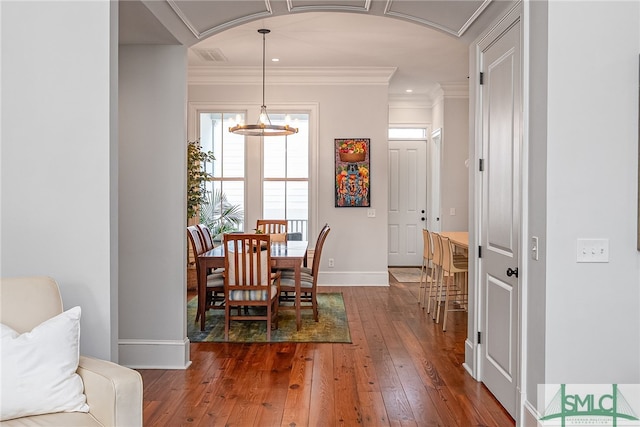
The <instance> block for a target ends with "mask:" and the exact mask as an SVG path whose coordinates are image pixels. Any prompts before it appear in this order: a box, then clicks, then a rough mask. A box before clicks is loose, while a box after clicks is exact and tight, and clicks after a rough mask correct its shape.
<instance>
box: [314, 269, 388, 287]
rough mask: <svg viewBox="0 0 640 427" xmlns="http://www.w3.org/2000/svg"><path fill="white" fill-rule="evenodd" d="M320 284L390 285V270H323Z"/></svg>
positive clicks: (320, 275) (319, 277) (319, 278)
mask: <svg viewBox="0 0 640 427" xmlns="http://www.w3.org/2000/svg"><path fill="white" fill-rule="evenodd" d="M318 285H319V286H389V271H388V270H386V269H385V270H384V271H321V272H320V274H319V275H318Z"/></svg>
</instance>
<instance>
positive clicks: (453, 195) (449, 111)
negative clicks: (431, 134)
mask: <svg viewBox="0 0 640 427" xmlns="http://www.w3.org/2000/svg"><path fill="white" fill-rule="evenodd" d="M468 90H469V89H468V85H466V84H457V85H443V86H442V87H441V88H440V90H439V91H438V92H437V98H436V101H435V102H434V105H433V130H437V129H442V148H441V151H442V152H441V167H440V230H441V231H467V230H469V169H468V168H467V167H466V166H465V160H467V159H469V95H468ZM452 208H453V209H455V214H454V215H451V209H452ZM429 209H431V206H429Z"/></svg>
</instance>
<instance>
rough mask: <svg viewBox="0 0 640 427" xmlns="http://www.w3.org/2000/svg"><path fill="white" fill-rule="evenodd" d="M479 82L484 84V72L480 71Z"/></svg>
mask: <svg viewBox="0 0 640 427" xmlns="http://www.w3.org/2000/svg"><path fill="white" fill-rule="evenodd" d="M480 84H481V85H483V84H484V73H480Z"/></svg>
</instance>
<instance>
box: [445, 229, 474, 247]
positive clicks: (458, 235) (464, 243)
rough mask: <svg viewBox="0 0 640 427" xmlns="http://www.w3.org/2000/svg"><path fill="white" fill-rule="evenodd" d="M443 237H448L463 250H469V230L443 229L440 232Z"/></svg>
mask: <svg viewBox="0 0 640 427" xmlns="http://www.w3.org/2000/svg"><path fill="white" fill-rule="evenodd" d="M439 234H440V235H441V236H443V237H447V238H448V239H449V241H451V243H453V245H454V246H455V247H457V248H459V249H460V250H462V251H468V250H469V232H468V231H441V232H440V233H439Z"/></svg>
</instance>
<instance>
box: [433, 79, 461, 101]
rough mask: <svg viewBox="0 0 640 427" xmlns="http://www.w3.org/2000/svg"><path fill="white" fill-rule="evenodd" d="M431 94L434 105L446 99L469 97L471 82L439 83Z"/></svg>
mask: <svg viewBox="0 0 640 427" xmlns="http://www.w3.org/2000/svg"><path fill="white" fill-rule="evenodd" d="M429 95H430V97H431V99H432V100H433V103H432V105H436V104H438V103H440V102H442V101H444V100H445V99H468V98H469V83H468V82H458V83H439V84H438V85H437V86H436V88H435V89H434V90H432V91H431V93H430V94H429Z"/></svg>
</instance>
